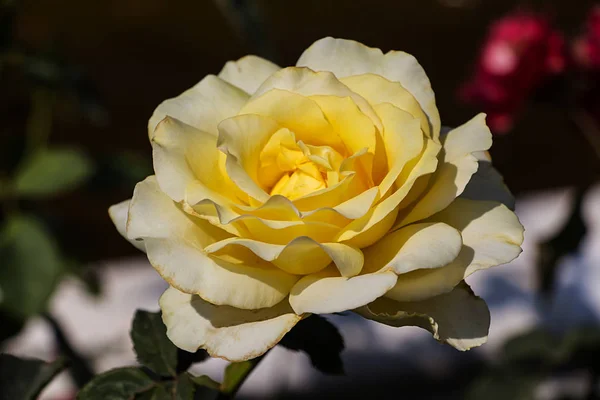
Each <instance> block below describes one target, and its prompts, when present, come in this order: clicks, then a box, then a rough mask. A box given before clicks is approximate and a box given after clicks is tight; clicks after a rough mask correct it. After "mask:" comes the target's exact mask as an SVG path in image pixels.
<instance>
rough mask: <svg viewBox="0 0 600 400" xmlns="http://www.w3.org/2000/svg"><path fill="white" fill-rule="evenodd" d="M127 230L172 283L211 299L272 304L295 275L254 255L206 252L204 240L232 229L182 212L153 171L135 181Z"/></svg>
mask: <svg viewBox="0 0 600 400" xmlns="http://www.w3.org/2000/svg"><path fill="white" fill-rule="evenodd" d="M127 236H128V238H129V239H131V240H134V239H138V238H141V239H143V240H144V244H145V246H146V252H147V254H148V259H149V260H150V263H151V264H152V265H153V266H154V268H155V269H156V270H157V271H158V273H159V274H160V275H161V276H162V277H163V278H164V279H165V280H166V281H167V282H169V284H170V285H171V286H174V287H176V288H177V289H179V290H181V291H184V292H186V293H192V294H198V295H200V296H201V297H202V298H203V299H205V300H207V301H210V302H211V303H213V304H217V305H230V306H233V307H237V308H243V309H258V308H263V307H271V306H273V305H275V304H277V303H278V302H280V301H281V300H283V299H284V298H285V297H286V296H287V295H288V293H289V290H290V289H291V287H292V286H293V285H294V283H295V282H296V281H297V279H298V278H297V277H295V276H293V275H290V274H287V273H285V272H284V271H281V270H280V269H278V268H275V267H271V266H269V265H268V264H266V263H264V262H262V260H260V259H259V258H258V257H256V256H253V257H248V256H247V255H246V254H238V253H232V254H229V257H228V258H223V257H214V256H211V255H209V254H207V253H206V252H205V251H204V250H203V249H204V248H205V247H206V246H208V245H210V244H212V243H214V242H216V241H220V240H224V239H226V238H228V237H230V235H229V234H228V233H227V232H225V231H223V230H221V229H219V228H217V227H215V226H213V225H211V224H210V223H209V222H207V221H205V220H203V219H200V218H194V217H192V216H190V215H188V214H186V213H185V212H184V211H183V210H181V208H180V206H179V205H177V204H176V203H175V202H173V201H172V200H171V199H170V198H169V197H167V196H166V195H165V194H164V193H163V192H161V191H160V188H159V187H158V184H157V183H156V180H155V179H154V177H150V178H147V179H146V180H145V181H143V182H141V183H138V184H137V185H136V188H135V191H134V194H133V198H132V201H131V205H130V208H129V220H128V223H127ZM265 264H266V265H265Z"/></svg>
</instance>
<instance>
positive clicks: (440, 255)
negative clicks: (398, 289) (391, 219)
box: [364, 223, 462, 274]
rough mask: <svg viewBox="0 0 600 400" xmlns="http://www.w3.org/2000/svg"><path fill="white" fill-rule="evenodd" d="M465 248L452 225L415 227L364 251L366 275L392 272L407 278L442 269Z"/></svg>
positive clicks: (391, 236)
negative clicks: (421, 270) (385, 270)
mask: <svg viewBox="0 0 600 400" xmlns="http://www.w3.org/2000/svg"><path fill="white" fill-rule="evenodd" d="M461 248H462V238H461V236H460V233H459V232H458V231H457V230H456V229H454V228H452V227H450V226H449V225H446V224H444V223H424V224H414V225H410V226H407V227H404V228H402V229H400V230H397V231H395V232H392V233H389V234H387V235H386V236H384V237H383V238H382V239H381V240H379V241H378V242H377V243H375V244H373V245H372V246H369V247H367V248H366V249H364V255H365V268H364V272H376V271H379V270H381V269H391V270H392V271H394V272H395V273H397V274H404V273H407V272H410V271H414V270H419V269H431V268H440V267H443V266H445V265H448V264H449V263H451V262H452V261H454V260H455V259H456V257H457V256H458V254H459V252H460V250H461Z"/></svg>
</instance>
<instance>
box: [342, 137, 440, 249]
mask: <svg viewBox="0 0 600 400" xmlns="http://www.w3.org/2000/svg"><path fill="white" fill-rule="evenodd" d="M439 150H440V145H439V144H438V143H436V142H434V141H432V140H429V139H428V140H427V141H426V144H425V147H424V149H423V152H422V154H421V156H420V157H419V158H418V160H415V162H414V163H409V165H408V166H407V167H406V168H407V169H408V171H409V172H408V176H407V177H406V179H403V182H402V183H401V184H400V187H399V188H398V189H397V190H396V191H395V192H394V193H393V194H392V195H390V196H388V197H387V198H385V199H384V200H382V201H381V202H380V203H378V204H377V205H375V206H374V207H373V208H372V209H371V211H369V213H367V215H365V216H364V217H361V218H359V219H356V220H354V221H352V222H351V223H350V224H349V225H348V226H347V227H346V228H345V229H344V230H342V231H341V232H340V233H339V234H338V236H337V241H338V242H343V243H347V244H350V245H352V246H355V247H358V248H363V247H366V246H370V245H372V244H373V243H375V242H376V241H377V240H379V239H380V238H381V237H383V235H385V234H386V233H387V232H388V231H389V229H390V228H391V227H392V226H393V225H394V222H395V221H396V216H397V215H398V211H399V208H400V204H401V202H402V200H403V199H404V197H405V196H406V195H407V194H408V193H409V191H410V190H411V188H412V186H413V184H414V183H415V181H416V180H417V179H418V178H419V177H421V176H424V175H427V174H430V173H432V172H434V171H435V169H436V166H437V163H438V160H437V154H438V152H439ZM413 164H414V165H413Z"/></svg>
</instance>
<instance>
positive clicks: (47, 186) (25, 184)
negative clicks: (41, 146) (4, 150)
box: [14, 147, 93, 197]
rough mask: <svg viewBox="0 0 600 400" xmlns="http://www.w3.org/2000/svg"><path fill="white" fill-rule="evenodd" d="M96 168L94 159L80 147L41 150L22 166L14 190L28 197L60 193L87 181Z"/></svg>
mask: <svg viewBox="0 0 600 400" xmlns="http://www.w3.org/2000/svg"><path fill="white" fill-rule="evenodd" d="M92 170H93V166H92V162H91V160H90V159H89V158H88V157H87V156H86V155H85V154H84V153H82V152H81V151H78V150H76V149H69V148H56V147H54V148H49V149H45V150H40V151H38V152H36V153H34V154H33V155H32V156H31V157H29V158H27V159H26V160H25V161H24V162H23V164H22V165H21V166H20V168H18V170H17V174H16V177H15V180H14V191H15V192H16V194H17V195H19V196H26V197H37V196H51V195H57V194H60V193H63V192H66V191H68V190H71V189H73V188H75V187H77V186H78V185H80V184H82V183H83V182H85V181H86V180H87V179H88V178H89V176H90V175H91V173H92Z"/></svg>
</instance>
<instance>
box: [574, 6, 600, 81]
mask: <svg viewBox="0 0 600 400" xmlns="http://www.w3.org/2000/svg"><path fill="white" fill-rule="evenodd" d="M586 28H587V29H586V32H585V33H584V34H583V35H582V36H580V37H579V38H577V39H576V40H575V42H574V44H573V58H574V61H575V62H576V63H577V65H578V66H579V67H581V68H583V69H589V70H596V71H597V70H600V6H595V7H593V8H592V9H591V10H590V12H589V15H588V19H587V23H586Z"/></svg>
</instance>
